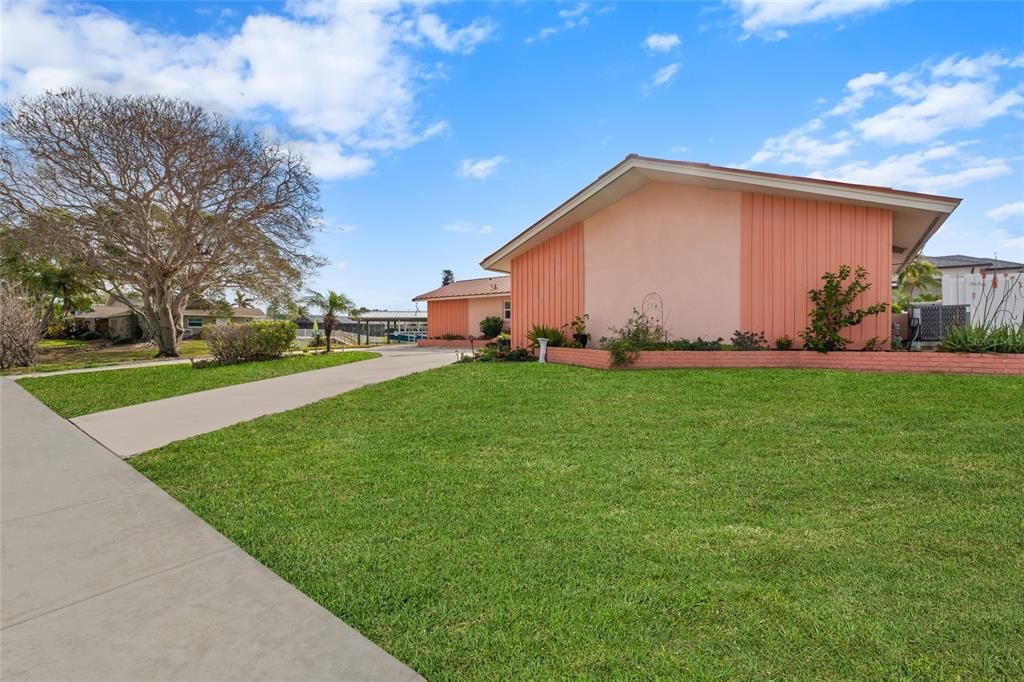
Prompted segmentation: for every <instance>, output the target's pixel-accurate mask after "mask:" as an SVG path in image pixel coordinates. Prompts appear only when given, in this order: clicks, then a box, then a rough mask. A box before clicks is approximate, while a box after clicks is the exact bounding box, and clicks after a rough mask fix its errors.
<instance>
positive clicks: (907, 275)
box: [896, 257, 942, 304]
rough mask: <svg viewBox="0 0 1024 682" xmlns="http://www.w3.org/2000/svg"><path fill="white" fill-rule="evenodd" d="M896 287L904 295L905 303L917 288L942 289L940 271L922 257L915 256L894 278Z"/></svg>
mask: <svg viewBox="0 0 1024 682" xmlns="http://www.w3.org/2000/svg"><path fill="white" fill-rule="evenodd" d="M896 288H897V289H898V290H899V291H900V292H902V293H903V294H905V295H906V300H907V303H908V304H909V303H911V302H913V300H914V296H915V294H916V293H917V291H918V290H921V291H924V292H925V293H927V292H932V291H935V290H936V289H937V290H940V291H941V290H942V271H941V270H939V269H938V268H937V267H935V266H934V265H932V264H931V263H929V262H928V261H926V260H925V259H923V258H920V257H918V258H915V259H914V260H913V262H912V263H910V264H909V265H908V266H907V267H906V268H905V269H904V270H903V272H901V273H900V274H899V276H898V277H897V278H896Z"/></svg>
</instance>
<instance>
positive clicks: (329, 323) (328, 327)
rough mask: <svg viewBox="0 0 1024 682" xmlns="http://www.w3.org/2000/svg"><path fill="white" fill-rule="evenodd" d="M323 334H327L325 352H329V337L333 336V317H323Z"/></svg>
mask: <svg viewBox="0 0 1024 682" xmlns="http://www.w3.org/2000/svg"><path fill="white" fill-rule="evenodd" d="M324 333H326V334H327V352H328V353H330V352H331V336H332V335H333V334H334V316H333V315H324Z"/></svg>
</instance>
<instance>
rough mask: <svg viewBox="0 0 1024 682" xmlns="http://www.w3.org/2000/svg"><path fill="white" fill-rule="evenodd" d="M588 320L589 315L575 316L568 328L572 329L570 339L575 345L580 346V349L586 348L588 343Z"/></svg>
mask: <svg viewBox="0 0 1024 682" xmlns="http://www.w3.org/2000/svg"><path fill="white" fill-rule="evenodd" d="M589 319H590V315H588V314H586V313H583V314H582V315H577V316H576V317H575V318H574V319H573V321H572V322H570V323H569V326H570V327H572V338H573V339H575V341H576V343H578V344H580V348H586V347H587V343H588V342H589V341H590V334H588V333H587V320H589Z"/></svg>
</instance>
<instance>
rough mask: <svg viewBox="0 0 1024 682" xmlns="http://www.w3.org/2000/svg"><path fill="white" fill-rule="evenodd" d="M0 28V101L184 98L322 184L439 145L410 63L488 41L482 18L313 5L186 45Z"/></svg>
mask: <svg viewBox="0 0 1024 682" xmlns="http://www.w3.org/2000/svg"><path fill="white" fill-rule="evenodd" d="M0 24H2V40H3V45H4V59H3V66H2V80H3V87H4V92H3V95H4V96H11V95H18V94H28V95H32V94H38V93H41V92H43V91H44V90H47V89H59V88H62V87H70V86H80V87H84V88H89V89H94V90H99V91H103V92H109V93H113V94H125V93H139V92H148V93H159V94H164V95H169V96H180V97H187V98H189V99H191V100H193V101H195V102H197V103H200V104H203V105H205V106H207V107H209V108H211V109H214V110H216V111H219V112H221V113H224V114H225V115H228V116H231V117H233V118H236V119H239V120H243V121H248V122H251V123H253V124H255V125H257V126H264V127H265V126H267V125H270V126H272V127H273V128H274V129H275V130H277V131H278V134H279V135H280V136H281V137H283V138H284V139H286V140H292V141H293V142H292V146H293V148H295V149H298V150H301V151H302V153H304V154H307V155H308V156H309V159H310V161H311V163H312V165H313V168H314V170H315V172H317V173H318V174H322V175H323V177H328V178H340V177H352V176H354V175H358V174H360V173H365V172H367V171H368V170H369V169H370V168H372V166H373V159H372V158H371V157H370V156H369V155H368V154H367V152H369V151H382V150H390V149H401V148H406V147H409V146H411V145H414V144H417V143H419V142H422V141H423V140H425V139H427V138H429V137H431V136H433V135H436V134H438V133H439V132H443V129H444V128H445V126H446V125H447V124H446V123H444V122H443V121H441V122H423V121H421V120H420V118H419V115H418V113H417V102H416V94H415V93H416V91H417V90H418V88H419V87H420V82H421V81H422V80H424V79H425V78H426V73H427V70H426V69H425V68H424V67H423V66H421V65H420V64H419V63H418V61H417V56H418V54H419V52H420V51H423V50H428V49H438V50H441V51H443V52H460V53H464V52H469V51H471V50H472V49H473V47H474V46H476V45H477V44H478V43H479V42H480V41H482V40H485V39H487V38H488V37H489V36H490V35H491V32H492V31H493V26H492V25H491V23H490V22H489V21H488V20H485V19H478V20H476V21H473V22H471V23H470V24H468V25H466V26H464V27H461V28H454V27H450V26H448V25H446V24H444V22H442V21H441V20H440V19H438V18H437V17H436V16H435V15H432V14H424V13H423V12H422V9H421V8H419V7H417V6H415V5H407V4H400V3H391V4H369V3H367V4H364V3H334V2H326V1H315V0H314V1H308V2H289V3H288V4H287V5H286V7H285V9H284V11H283V13H277V14H271V13H268V12H267V11H265V10H259V11H256V12H255V13H253V14H251V15H249V16H247V17H245V18H244V19H243V20H242V21H241V22H240V23H239V24H238V25H237V26H231V27H229V28H227V29H224V28H223V26H221V27H220V28H218V29H216V30H211V32H209V33H198V34H195V35H184V34H173V33H161V32H159V31H156V30H154V29H152V28H149V27H147V26H144V25H141V24H138V23H135V22H132V21H129V20H127V19H125V18H123V17H121V16H119V15H117V14H115V13H113V12H111V11H108V10H106V9H103V8H99V7H95V6H90V5H81V4H71V3H67V4H62V3H22V2H7V3H4V4H3V7H2V14H0ZM40 45H46V49H40V48H39V46H40ZM310 55H315V56H316V58H315V59H311V58H310Z"/></svg>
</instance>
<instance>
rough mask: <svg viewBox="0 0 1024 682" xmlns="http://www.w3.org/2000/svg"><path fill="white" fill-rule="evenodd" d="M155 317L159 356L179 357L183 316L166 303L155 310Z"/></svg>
mask: <svg viewBox="0 0 1024 682" xmlns="http://www.w3.org/2000/svg"><path fill="white" fill-rule="evenodd" d="M152 314H153V319H155V320H156V321H157V323H156V325H155V328H154V330H153V341H155V342H156V345H157V353H156V356H157V357H158V358H176V357H179V356H180V354H179V353H178V345H179V344H180V343H181V336H182V332H183V331H184V330H183V329H182V328H181V325H180V321H181V316H180V315H177V314H175V312H174V310H173V309H172V308H171V306H170V304H167V303H165V304H164V305H162V306H160V308H159V309H158V310H155V311H153V313H152Z"/></svg>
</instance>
